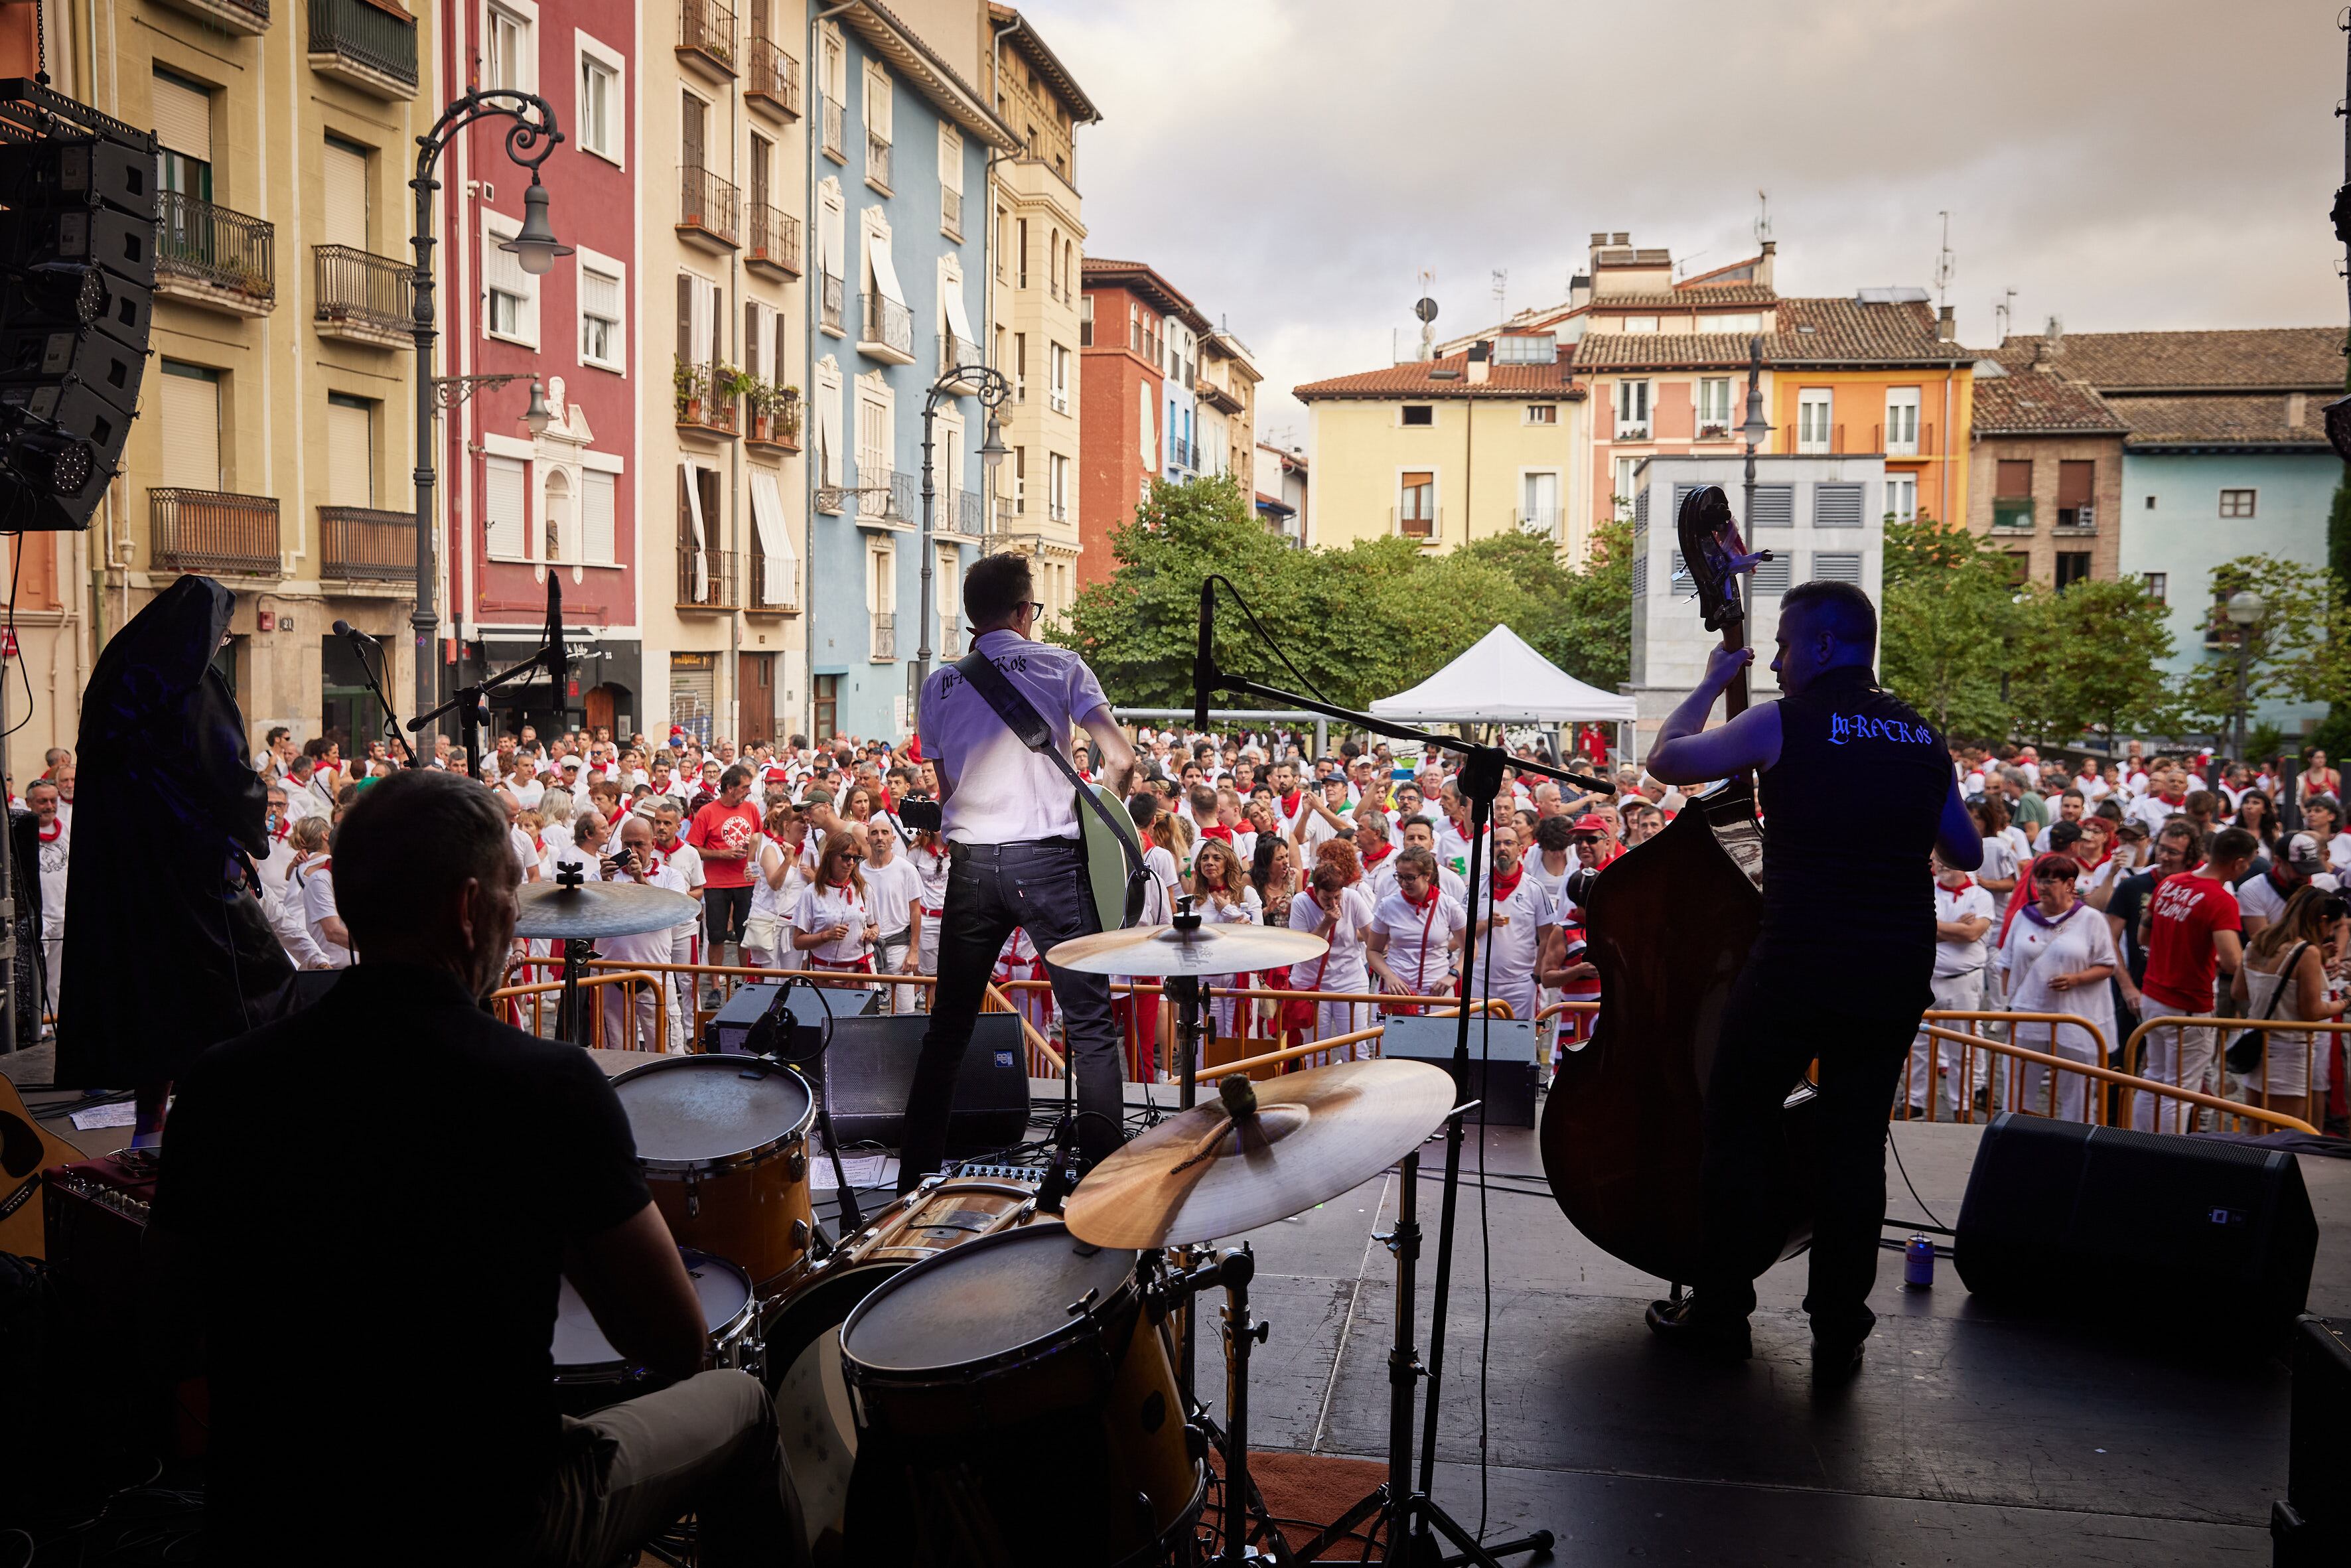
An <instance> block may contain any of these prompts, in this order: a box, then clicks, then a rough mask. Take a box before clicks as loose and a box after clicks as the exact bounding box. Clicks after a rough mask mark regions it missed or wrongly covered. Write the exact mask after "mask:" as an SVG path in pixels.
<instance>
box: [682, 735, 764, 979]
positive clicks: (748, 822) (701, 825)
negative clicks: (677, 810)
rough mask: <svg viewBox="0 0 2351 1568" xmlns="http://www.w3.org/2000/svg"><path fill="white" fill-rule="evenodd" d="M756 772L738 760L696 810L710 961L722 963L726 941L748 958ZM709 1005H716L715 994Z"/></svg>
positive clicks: (689, 837) (692, 839)
mask: <svg viewBox="0 0 2351 1568" xmlns="http://www.w3.org/2000/svg"><path fill="white" fill-rule="evenodd" d="M750 793H751V770H750V769H749V768H746V767H744V766H743V765H742V764H741V763H739V762H737V763H736V764H735V765H734V766H732V767H730V768H727V769H726V771H725V772H724V773H721V774H720V775H719V776H718V798H717V799H716V800H713V801H711V802H710V803H709V804H707V805H705V806H704V807H703V808H702V809H701V810H698V811H696V812H695V813H694V825H693V826H692V827H690V828H688V829H686V831H685V841H686V842H687V843H689V844H692V845H693V846H694V847H695V850H696V851H698V852H700V853H701V855H702V911H703V915H704V916H705V925H708V926H709V930H708V932H707V933H706V934H705V936H706V940H707V942H708V944H709V945H708V946H707V947H706V948H705V951H706V952H708V953H709V955H710V962H712V963H714V964H723V963H725V962H726V956H725V951H726V944H727V943H729V942H732V943H734V944H735V960H734V961H735V962H736V963H737V964H740V963H741V962H742V961H743V926H744V925H745V923H746V922H747V921H748V920H749V919H750V918H751V873H750V864H751V856H752V853H753V852H754V851H755V850H756V849H757V848H758V842H759V824H760V821H761V819H760V816H759V809H758V807H756V806H754V805H752V804H751V803H750V801H749V800H748V799H747V797H748V796H749V795H750ZM703 1001H704V1005H705V1006H708V1007H716V1006H717V1005H718V1004H717V1002H716V1000H714V999H713V998H712V997H710V996H705V998H703Z"/></svg>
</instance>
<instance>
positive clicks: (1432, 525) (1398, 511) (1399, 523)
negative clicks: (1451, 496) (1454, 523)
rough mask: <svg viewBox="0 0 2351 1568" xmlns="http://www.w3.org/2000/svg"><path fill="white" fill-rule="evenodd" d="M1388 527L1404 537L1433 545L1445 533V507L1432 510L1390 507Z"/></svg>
mask: <svg viewBox="0 0 2351 1568" xmlns="http://www.w3.org/2000/svg"><path fill="white" fill-rule="evenodd" d="M1388 527H1389V528H1390V529H1391V530H1393V531H1394V532H1395V533H1399V534H1402V535H1403V536H1404V537H1405V538H1408V539H1418V540H1419V541H1420V542H1421V543H1423V544H1429V545H1433V544H1435V543H1436V542H1437V540H1438V539H1439V538H1443V537H1444V534H1445V508H1444V507H1437V510H1436V511H1434V512H1429V511H1410V512H1408V511H1406V510H1405V509H1404V508H1403V507H1389V508H1388Z"/></svg>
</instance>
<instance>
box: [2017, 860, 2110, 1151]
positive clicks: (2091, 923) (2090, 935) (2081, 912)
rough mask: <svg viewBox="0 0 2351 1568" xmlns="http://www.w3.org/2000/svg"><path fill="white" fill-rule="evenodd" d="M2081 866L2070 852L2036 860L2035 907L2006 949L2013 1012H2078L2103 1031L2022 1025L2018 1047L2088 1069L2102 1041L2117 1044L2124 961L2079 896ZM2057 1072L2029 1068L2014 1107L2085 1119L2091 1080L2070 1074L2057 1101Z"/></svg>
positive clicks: (2027, 908) (2021, 918) (2023, 913)
mask: <svg viewBox="0 0 2351 1568" xmlns="http://www.w3.org/2000/svg"><path fill="white" fill-rule="evenodd" d="M2081 869H2082V868H2081V864H2080V862H2077V861H2075V860H2074V857H2073V856H2072V855H2070V854H2063V853H2050V854H2045V855H2043V856H2042V857H2041V858H2040V859H2038V860H2036V861H2034V862H2032V894H2033V897H2032V903H2030V904H2024V905H2023V906H2022V908H2021V909H2019V911H2018V918H2017V919H2016V920H2015V921H2014V922H2013V923H2012V924H2011V925H2010V926H2009V928H2008V935H2007V936H2006V937H2005V938H2004V939H2003V940H2002V941H2001V946H2000V967H2001V969H2002V971H2004V972H2005V973H2006V975H2007V977H2008V1005H2009V1007H2010V1009H2012V1010H2014V1011H2017V1012H2032V1013H2070V1014H2072V1015H2074V1016H2075V1017H2077V1018H2080V1019H2083V1020H2084V1021H2085V1022H2087V1023H2090V1024H2092V1025H2095V1027H2096V1029H2097V1030H2098V1034H2097V1036H2095V1037H2094V1036H2092V1035H2091V1034H2090V1033H2089V1032H2088V1031H2087V1030H2079V1029H2069V1028H2065V1027H2064V1026H2062V1025H2056V1024H2037V1025H2022V1024H2021V1025H2019V1026H2018V1035H2019V1039H2018V1040H2017V1043H2018V1044H2020V1045H2022V1046H2024V1047H2026V1048H2027V1049H2030V1050H2038V1051H2047V1052H2049V1053H2050V1054H2051V1055H2053V1056H2062V1057H2065V1058H2067V1059H2068V1060H2070V1061H2079V1062H2083V1063H2085V1064H2087V1063H2091V1062H2095V1061H2097V1057H2098V1051H2097V1043H2096V1041H2097V1040H2098V1039H2100V1038H2103V1039H2104V1040H2105V1041H2106V1042H2107V1043H2108V1044H2110V1045H2111V1044H2113V1043H2114V1040H2115V1006H2114V995H2113V992H2112V990H2111V989H2110V988H2108V986H2107V984H2106V982H2107V981H2108V980H2109V979H2111V978H2112V977H2113V976H2114V972H2115V968H2116V965H2118V964H2119V963H2120V962H2121V959H2120V958H2119V957H2118V956H2116V953H2115V939H2114V936H2113V934H2112V933H2111V932H2110V931H2109V930H2108V929H2107V927H2106V923H2105V920H2104V919H2103V918H2102V917H2101V916H2100V915H2098V913H2097V912H2096V911H2095V910H2094V909H2092V908H2091V907H2090V906H2089V905H2088V904H2084V903H2082V902H2081V900H2080V899H2078V898H2076V897H2075V896H2074V883H2075V879H2076V878H2078V877H2079V876H2080V874H2081ZM2036 1037H2038V1038H2036ZM2050 1071H2053V1069H2049V1068H2045V1067H2042V1066H2040V1065H2038V1064H2037V1063H2036V1064H2034V1065H2032V1066H2030V1067H2027V1068H2026V1069H2025V1070H2024V1071H2023V1073H2022V1075H2021V1082H2020V1085H2019V1088H2018V1091H2017V1092H2016V1095H2015V1097H2014V1098H2013V1100H2012V1101H2011V1107H2010V1108H2011V1109H2012V1110H2018V1111H2025V1112H2030V1113H2032V1114H2033V1115H2036V1116H2045V1115H2049V1114H2050V1113H2051V1107H2052V1105H2054V1108H2055V1114H2057V1115H2058V1116H2060V1117H2063V1118H2064V1120H2066V1121H2069V1122H2079V1121H2081V1120H2083V1119H2084V1111H2085V1107H2086V1105H2087V1102H2088V1094H2087V1088H2088V1084H2089V1079H2088V1077H2087V1076H2086V1075H2085V1074H2083V1073H2078V1072H2068V1073H2064V1074H2063V1075H2062V1076H2060V1078H2059V1079H2058V1082H2057V1084H2056V1092H2055V1095H2054V1098H2052V1095H2051V1092H2050V1086H2049V1083H2048V1081H2047V1076H2046V1075H2047V1074H2048V1073H2049V1072H2050Z"/></svg>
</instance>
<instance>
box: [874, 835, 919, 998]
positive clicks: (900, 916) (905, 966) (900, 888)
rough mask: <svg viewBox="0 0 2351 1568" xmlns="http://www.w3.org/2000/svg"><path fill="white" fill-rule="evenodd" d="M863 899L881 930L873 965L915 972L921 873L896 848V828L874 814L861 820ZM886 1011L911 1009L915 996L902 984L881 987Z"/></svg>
mask: <svg viewBox="0 0 2351 1568" xmlns="http://www.w3.org/2000/svg"><path fill="white" fill-rule="evenodd" d="M865 845H866V850H867V853H866V856H865V905H866V907H867V908H868V909H871V910H872V912H873V924H874V925H875V927H876V928H877V929H878V930H879V931H880V932H881V936H879V938H877V939H876V941H875V942H874V959H875V967H877V968H878V969H879V970H880V971H881V972H882V973H883V974H885V975H911V974H914V972H915V965H914V948H915V946H916V942H917V938H918V937H919V936H920V934H921V927H922V920H923V873H921V872H919V871H917V870H915V869H914V862H913V861H911V860H909V859H907V858H906V857H905V856H904V855H902V854H900V853H899V852H898V830H897V828H896V826H895V825H894V824H893V823H892V822H887V821H883V820H882V819H881V818H880V817H876V818H874V819H873V821H870V822H868V823H866V824H865ZM882 1007H883V1010H884V1011H887V1012H893V1013H910V1012H913V1011H914V1010H915V1009H914V998H913V996H912V995H911V994H909V992H908V991H907V989H906V988H904V987H903V986H889V987H885V988H883V992H882Z"/></svg>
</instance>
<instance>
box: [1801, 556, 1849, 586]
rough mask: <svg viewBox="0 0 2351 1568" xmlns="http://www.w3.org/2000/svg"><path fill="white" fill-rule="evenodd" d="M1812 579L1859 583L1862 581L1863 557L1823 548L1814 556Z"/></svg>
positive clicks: (1815, 580) (1816, 580)
mask: <svg viewBox="0 0 2351 1568" xmlns="http://www.w3.org/2000/svg"><path fill="white" fill-rule="evenodd" d="M1812 580H1813V581H1814V582H1850V583H1854V584H1855V585H1858V584H1859V583H1860V581H1861V557H1860V556H1858V555H1854V554H1847V553H1843V552H1831V551H1825V550H1823V551H1822V552H1820V553H1818V554H1816V555H1814V556H1813V575H1812Z"/></svg>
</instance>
